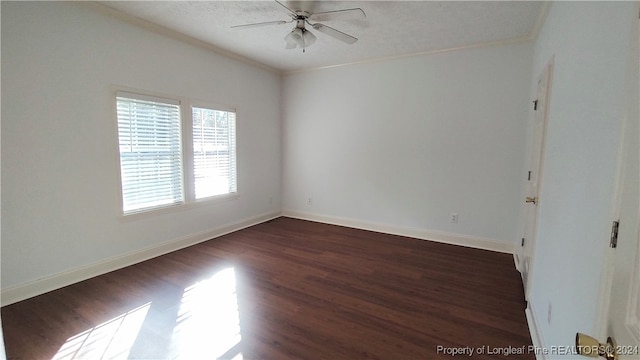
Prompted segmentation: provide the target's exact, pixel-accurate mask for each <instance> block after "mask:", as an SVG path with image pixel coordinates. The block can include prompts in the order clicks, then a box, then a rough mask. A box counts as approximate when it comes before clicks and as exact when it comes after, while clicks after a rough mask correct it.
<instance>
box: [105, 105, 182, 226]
mask: <svg viewBox="0 0 640 360" xmlns="http://www.w3.org/2000/svg"><path fill="white" fill-rule="evenodd" d="M116 106H117V116H118V137H119V143H120V173H121V180H122V203H123V206H122V207H123V209H122V210H123V213H124V214H125V215H127V214H131V213H137V212H141V211H146V210H150V209H155V208H159V207H165V206H169V205H173V204H180V203H183V202H184V191H183V186H182V184H183V179H182V176H183V175H182V174H183V173H182V146H181V140H180V138H181V130H180V102H179V101H177V100H172V99H162V98H155V97H150V96H144V95H138V94H130V93H124V92H118V93H117V94H116Z"/></svg>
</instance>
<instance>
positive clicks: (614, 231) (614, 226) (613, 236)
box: [609, 220, 620, 249]
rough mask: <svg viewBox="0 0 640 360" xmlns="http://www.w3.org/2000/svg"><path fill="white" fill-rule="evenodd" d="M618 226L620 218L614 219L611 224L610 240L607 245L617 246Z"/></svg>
mask: <svg viewBox="0 0 640 360" xmlns="http://www.w3.org/2000/svg"><path fill="white" fill-rule="evenodd" d="M618 228H620V220H616V221H614V222H613V224H612V225H611V241H610V242H609V246H610V247H611V248H613V249H615V248H617V247H618Z"/></svg>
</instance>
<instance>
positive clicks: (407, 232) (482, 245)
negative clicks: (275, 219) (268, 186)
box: [282, 210, 513, 254]
mask: <svg viewBox="0 0 640 360" xmlns="http://www.w3.org/2000/svg"><path fill="white" fill-rule="evenodd" d="M282 216H285V217H290V218H294V219H301V220H309V221H315V222H320V223H325V224H331V225H339V226H346V227H351V228H356V229H362V230H369V231H376V232H381V233H385V234H392V235H400V236H407V237H412V238H416V239H420V240H428V241H435V242H440V243H445V244H452V245H460V246H466V247H470V248H475V249H482V250H490V251H495V252H500V253H507V254H513V244H510V243H505V242H502V241H498V240H494V239H487V238H481V237H475V236H469V235H461V234H452V233H444V232H438V231H430V230H423V229H415V228H405V227H399V226H393V225H386V224H376V223H370V222H364V221H360V220H355V219H348V218H341V217H333V216H326V215H319V214H312V213H306V212H298V211H293V210H284V211H283V213H282Z"/></svg>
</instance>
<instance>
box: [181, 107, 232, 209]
mask: <svg viewBox="0 0 640 360" xmlns="http://www.w3.org/2000/svg"><path fill="white" fill-rule="evenodd" d="M192 113H193V173H194V178H195V197H196V199H202V198H205V197H209V196H215V195H222V194H229V193H235V192H237V184H236V143H235V138H236V129H235V125H236V114H235V113H234V112H230V111H221V110H214V109H206V108H199V107H194V108H192Z"/></svg>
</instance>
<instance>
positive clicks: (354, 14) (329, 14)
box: [309, 8, 367, 21]
mask: <svg viewBox="0 0 640 360" xmlns="http://www.w3.org/2000/svg"><path fill="white" fill-rule="evenodd" d="M366 18H367V14H365V12H364V10H362V9H361V8H353V9H343V10H334V11H323V12H318V13H314V14H312V15H311V16H309V19H310V20H314V21H327V20H352V19H356V20H364V19H366Z"/></svg>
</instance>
